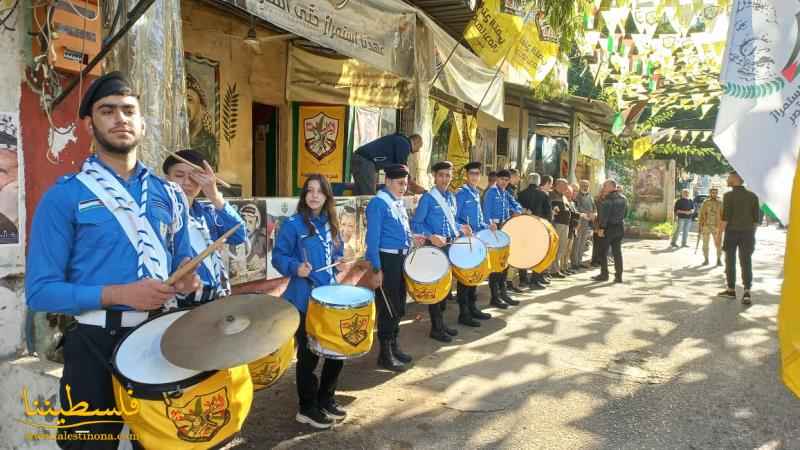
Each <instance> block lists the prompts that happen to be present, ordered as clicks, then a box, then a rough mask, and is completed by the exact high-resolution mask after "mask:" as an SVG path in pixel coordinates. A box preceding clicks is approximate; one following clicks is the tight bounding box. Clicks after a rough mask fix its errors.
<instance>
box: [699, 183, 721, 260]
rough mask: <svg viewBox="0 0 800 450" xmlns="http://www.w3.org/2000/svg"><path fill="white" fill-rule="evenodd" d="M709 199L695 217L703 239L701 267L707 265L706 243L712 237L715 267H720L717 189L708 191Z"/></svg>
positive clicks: (719, 206) (719, 218)
mask: <svg viewBox="0 0 800 450" xmlns="http://www.w3.org/2000/svg"><path fill="white" fill-rule="evenodd" d="M708 194H709V197H708V198H707V199H706V201H704V202H703V205H702V206H701V207H700V214H699V215H698V216H697V223H698V227H699V229H700V236H701V237H702V238H703V257H704V260H703V265H704V266H705V265H706V264H708V250H709V249H708V247H709V245H708V241H709V238H710V237H712V236H713V237H714V249H715V250H716V251H717V266H721V265H722V248H721V243H722V239H721V238H722V233H721V232H720V230H719V224H720V223H721V222H722V202H721V201H719V189H718V188H716V187H712V188H711V189H710V190H709V191H708Z"/></svg>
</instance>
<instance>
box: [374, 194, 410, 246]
mask: <svg viewBox="0 0 800 450" xmlns="http://www.w3.org/2000/svg"><path fill="white" fill-rule="evenodd" d="M376 197H378V198H379V199H381V200H383V201H384V202H385V203H386V204H387V205H389V211H390V212H391V213H392V217H394V218H395V219H396V220H399V221H400V224H401V225H402V226H403V230H404V231H405V232H406V244H409V240H408V239H409V236H411V228H410V227H409V225H408V211H406V206H405V205H404V204H403V199H402V198H400V199H399V200H395V199H393V198H392V196H391V194H389V193H388V192H386V191H380V192H378V195H376Z"/></svg>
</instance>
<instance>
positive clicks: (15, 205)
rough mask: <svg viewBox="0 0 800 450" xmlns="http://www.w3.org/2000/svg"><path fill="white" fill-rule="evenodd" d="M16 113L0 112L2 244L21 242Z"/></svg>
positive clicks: (0, 218)
mask: <svg viewBox="0 0 800 450" xmlns="http://www.w3.org/2000/svg"><path fill="white" fill-rule="evenodd" d="M18 136H19V121H18V117H17V114H16V113H5V112H0V244H17V243H19V232H18V227H19V185H18V183H17V179H18V177H19V161H18V159H17V158H18V153H17V142H18Z"/></svg>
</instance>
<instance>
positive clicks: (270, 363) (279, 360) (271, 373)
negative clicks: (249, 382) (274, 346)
mask: <svg viewBox="0 0 800 450" xmlns="http://www.w3.org/2000/svg"><path fill="white" fill-rule="evenodd" d="M294 344H295V342H294V338H291V339H289V340H288V341H287V342H286V343H285V344H283V346H282V347H281V348H279V349H278V350H275V351H274V352H273V353H270V354H269V355H267V356H265V357H263V358H261V359H257V360H255V361H253V362H251V363H250V364H248V365H247V367H248V368H249V369H250V376H251V377H252V378H253V388H254V389H255V390H256V391H260V390H261V389H266V388H268V387H270V386H272V385H273V384H275V382H276V381H278V378H280V377H281V375H283V373H284V372H286V369H288V368H289V366H290V365H291V364H292V360H293V359H294Z"/></svg>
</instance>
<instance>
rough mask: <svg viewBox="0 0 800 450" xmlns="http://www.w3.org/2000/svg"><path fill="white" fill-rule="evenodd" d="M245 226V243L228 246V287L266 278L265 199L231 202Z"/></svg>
mask: <svg viewBox="0 0 800 450" xmlns="http://www.w3.org/2000/svg"><path fill="white" fill-rule="evenodd" d="M231 205H232V206H233V207H234V209H237V210H238V212H239V215H240V216H242V219H244V223H245V225H246V226H247V242H245V243H243V244H239V245H229V246H228V256H229V260H228V264H229V270H230V276H231V284H232V285H236V284H242V283H246V282H249V281H255V280H263V279H265V278H266V277H267V227H266V225H267V221H266V215H267V211H266V209H267V205H266V201H265V200H258V199H257V200H232V201H231Z"/></svg>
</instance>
